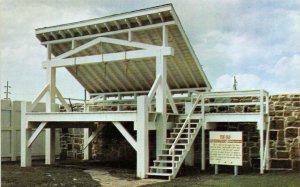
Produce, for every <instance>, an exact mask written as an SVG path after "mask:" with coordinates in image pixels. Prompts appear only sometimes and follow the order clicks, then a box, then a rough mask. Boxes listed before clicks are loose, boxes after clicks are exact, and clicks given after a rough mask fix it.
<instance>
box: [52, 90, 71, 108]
mask: <svg viewBox="0 0 300 187" xmlns="http://www.w3.org/2000/svg"><path fill="white" fill-rule="evenodd" d="M55 92H56V96H57V97H58V100H59V101H60V102H61V104H62V105H63V106H64V107H65V109H66V110H67V112H72V110H71V108H70V107H69V105H68V103H67V102H66V101H65V99H64V98H63V96H62V95H61V93H60V92H59V90H58V89H57V87H55Z"/></svg>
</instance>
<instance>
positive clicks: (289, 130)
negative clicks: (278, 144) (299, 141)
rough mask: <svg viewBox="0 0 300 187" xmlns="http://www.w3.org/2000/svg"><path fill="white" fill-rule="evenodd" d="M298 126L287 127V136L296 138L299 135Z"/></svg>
mask: <svg viewBox="0 0 300 187" xmlns="http://www.w3.org/2000/svg"><path fill="white" fill-rule="evenodd" d="M298 129H299V128H297V127H288V128H286V129H285V137H286V138H296V137H297V136H298V131H299V130H298Z"/></svg>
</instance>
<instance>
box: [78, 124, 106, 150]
mask: <svg viewBox="0 0 300 187" xmlns="http://www.w3.org/2000/svg"><path fill="white" fill-rule="evenodd" d="M103 127H104V126H103V125H101V126H99V127H98V128H97V129H96V131H93V132H92V134H91V136H89V138H88V139H87V140H86V142H84V145H83V148H82V150H85V149H86V148H87V146H88V145H89V144H90V143H91V142H92V141H93V140H94V139H95V138H96V137H97V136H98V134H99V132H100V131H101V130H102V128H103Z"/></svg>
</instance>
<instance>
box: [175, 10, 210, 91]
mask: <svg viewBox="0 0 300 187" xmlns="http://www.w3.org/2000/svg"><path fill="white" fill-rule="evenodd" d="M171 9H172V10H171V15H172V16H173V19H174V21H175V22H176V25H177V26H178V28H179V31H180V32H181V34H182V36H183V38H184V40H185V41H186V44H187V46H188V48H189V51H190V52H191V54H192V56H193V58H194V60H195V61H196V64H197V67H198V68H199V71H200V73H201V75H202V77H203V79H204V81H205V83H206V86H207V87H208V88H209V89H212V87H211V84H210V82H209V81H208V78H207V76H206V74H205V72H204V71H203V68H202V67H201V64H200V61H199V59H198V57H197V55H196V54H195V51H194V49H193V47H192V45H191V43H190V40H189V38H188V37H187V35H186V33H185V31H184V29H183V26H182V24H181V22H180V19H179V17H178V16H177V14H176V11H175V9H174V7H173V6H171Z"/></svg>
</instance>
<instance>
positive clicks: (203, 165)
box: [201, 94, 207, 171]
mask: <svg viewBox="0 0 300 187" xmlns="http://www.w3.org/2000/svg"><path fill="white" fill-rule="evenodd" d="M204 99H205V97H204V95H203V94H202V98H201V114H202V120H203V122H202V123H203V126H202V128H201V170H203V171H204V170H205V129H206V127H207V123H206V122H205V119H204V117H205V107H204Z"/></svg>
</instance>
